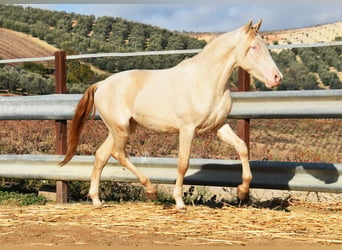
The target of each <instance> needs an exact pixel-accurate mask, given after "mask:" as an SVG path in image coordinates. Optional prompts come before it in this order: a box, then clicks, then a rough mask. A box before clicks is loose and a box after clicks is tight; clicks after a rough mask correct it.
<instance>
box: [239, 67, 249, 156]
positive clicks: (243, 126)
mask: <svg viewBox="0 0 342 250" xmlns="http://www.w3.org/2000/svg"><path fill="white" fill-rule="evenodd" d="M238 79H239V82H238V91H243V92H246V91H249V85H250V76H249V74H248V73H247V72H246V71H245V70H243V69H242V68H239V72H238ZM237 135H238V136H239V137H240V138H241V139H242V140H244V141H245V143H246V145H247V148H248V158H249V156H250V151H249V149H250V147H249V145H250V119H243V120H238V121H237Z"/></svg>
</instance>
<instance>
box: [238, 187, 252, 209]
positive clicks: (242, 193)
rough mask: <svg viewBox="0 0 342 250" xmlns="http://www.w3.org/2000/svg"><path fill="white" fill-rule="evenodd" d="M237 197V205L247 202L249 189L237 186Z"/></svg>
mask: <svg viewBox="0 0 342 250" xmlns="http://www.w3.org/2000/svg"><path fill="white" fill-rule="evenodd" d="M237 199H238V203H239V205H242V204H246V203H248V202H249V190H248V189H245V188H243V187H242V186H241V185H239V186H238V188H237Z"/></svg>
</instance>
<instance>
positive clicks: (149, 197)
mask: <svg viewBox="0 0 342 250" xmlns="http://www.w3.org/2000/svg"><path fill="white" fill-rule="evenodd" d="M145 193H146V199H147V200H149V201H156V200H158V194H157V192H148V191H146V192H145Z"/></svg>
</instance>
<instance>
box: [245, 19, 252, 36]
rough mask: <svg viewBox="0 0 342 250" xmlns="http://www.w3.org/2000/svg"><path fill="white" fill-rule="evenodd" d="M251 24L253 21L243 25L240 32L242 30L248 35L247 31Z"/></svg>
mask: <svg viewBox="0 0 342 250" xmlns="http://www.w3.org/2000/svg"><path fill="white" fill-rule="evenodd" d="M252 23H253V20H252V19H250V20H249V21H248V23H247V24H245V25H244V26H243V27H242V30H243V31H244V32H245V33H248V32H249V30H250V29H251V27H252Z"/></svg>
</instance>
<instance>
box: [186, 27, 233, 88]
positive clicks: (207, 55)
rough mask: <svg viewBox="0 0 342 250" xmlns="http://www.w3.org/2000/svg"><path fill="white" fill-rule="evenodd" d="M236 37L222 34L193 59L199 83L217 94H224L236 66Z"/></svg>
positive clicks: (230, 34) (231, 34) (231, 33)
mask: <svg viewBox="0 0 342 250" xmlns="http://www.w3.org/2000/svg"><path fill="white" fill-rule="evenodd" d="M236 42H237V39H236V35H235V33H233V32H230V33H226V34H223V35H221V36H219V37H217V38H216V39H215V40H213V41H212V42H211V43H209V44H208V45H207V46H206V47H205V48H204V49H203V51H202V52H201V53H199V54H198V55H196V56H195V57H193V60H192V63H196V64H197V65H198V69H199V70H200V71H201V72H200V74H201V78H202V79H203V80H202V81H201V83H202V84H205V85H206V86H207V87H209V89H211V90H214V91H215V92H216V93H217V94H220V93H222V94H223V93H224V92H225V91H226V89H227V87H228V84H227V83H228V79H229V77H230V76H231V74H232V72H233V70H234V68H235V67H236V66H237V61H236V59H235V55H234V53H235V48H236Z"/></svg>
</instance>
